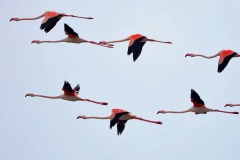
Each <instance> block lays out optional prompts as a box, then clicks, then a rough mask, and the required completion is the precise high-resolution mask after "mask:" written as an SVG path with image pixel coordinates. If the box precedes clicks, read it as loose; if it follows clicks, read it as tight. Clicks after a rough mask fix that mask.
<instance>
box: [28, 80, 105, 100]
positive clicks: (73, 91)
mask: <svg viewBox="0 0 240 160" xmlns="http://www.w3.org/2000/svg"><path fill="white" fill-rule="evenodd" d="M62 90H63V92H64V94H62V95H59V96H45V95H37V94H33V93H28V94H26V95H25V97H27V96H30V97H42V98H49V99H63V100H66V101H72V102H74V101H87V102H92V103H96V104H100V105H108V103H106V102H97V101H93V100H90V99H83V98H81V97H79V96H78V93H79V90H80V86H79V85H77V86H76V87H74V88H72V87H71V85H70V83H68V82H67V81H65V82H64V85H63V88H62Z"/></svg>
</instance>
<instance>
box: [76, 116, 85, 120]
mask: <svg viewBox="0 0 240 160" xmlns="http://www.w3.org/2000/svg"><path fill="white" fill-rule="evenodd" d="M79 118H81V119H87V117H86V116H78V117H77V119H79Z"/></svg>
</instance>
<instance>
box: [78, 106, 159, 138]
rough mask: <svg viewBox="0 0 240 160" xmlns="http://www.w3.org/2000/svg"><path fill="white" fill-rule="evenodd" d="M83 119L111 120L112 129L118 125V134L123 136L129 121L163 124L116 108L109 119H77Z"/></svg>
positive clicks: (83, 117)
mask: <svg viewBox="0 0 240 160" xmlns="http://www.w3.org/2000/svg"><path fill="white" fill-rule="evenodd" d="M79 118H82V119H109V120H110V129H111V128H112V127H113V126H115V125H116V124H117V134H118V135H121V134H122V132H123V130H124V128H125V124H126V123H127V121H128V120H130V119H137V120H141V121H145V122H149V123H154V124H160V125H161V124H162V122H160V121H152V120H147V119H143V118H140V117H137V116H135V115H132V114H131V113H130V112H128V111H126V110H123V109H119V108H114V109H112V113H111V115H110V116H107V117H87V116H78V117H77V119H79Z"/></svg>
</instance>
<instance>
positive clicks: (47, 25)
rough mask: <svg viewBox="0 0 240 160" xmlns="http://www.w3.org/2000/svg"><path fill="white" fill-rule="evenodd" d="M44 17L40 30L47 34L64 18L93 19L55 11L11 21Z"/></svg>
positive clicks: (16, 19)
mask: <svg viewBox="0 0 240 160" xmlns="http://www.w3.org/2000/svg"><path fill="white" fill-rule="evenodd" d="M42 17H44V19H43V21H42V24H41V26H40V29H42V30H44V31H45V32H46V33H47V32H49V31H50V30H51V29H52V28H53V27H54V26H55V25H56V24H57V22H58V21H59V20H60V19H61V18H62V17H75V18H83V19H93V18H92V17H79V16H74V15H68V14H64V13H57V12H55V11H47V12H45V13H43V14H42V15H40V16H38V17H35V18H11V19H10V22H11V21H22V20H36V19H39V18H42Z"/></svg>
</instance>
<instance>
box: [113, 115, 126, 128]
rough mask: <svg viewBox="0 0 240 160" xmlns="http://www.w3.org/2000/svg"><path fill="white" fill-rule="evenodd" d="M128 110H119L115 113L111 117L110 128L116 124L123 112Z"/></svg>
mask: <svg viewBox="0 0 240 160" xmlns="http://www.w3.org/2000/svg"><path fill="white" fill-rule="evenodd" d="M128 113H129V112H121V113H116V114H115V115H114V117H113V119H111V121H110V129H112V127H113V126H115V124H117V123H118V122H119V121H120V120H119V118H120V117H121V116H122V115H124V114H128Z"/></svg>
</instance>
